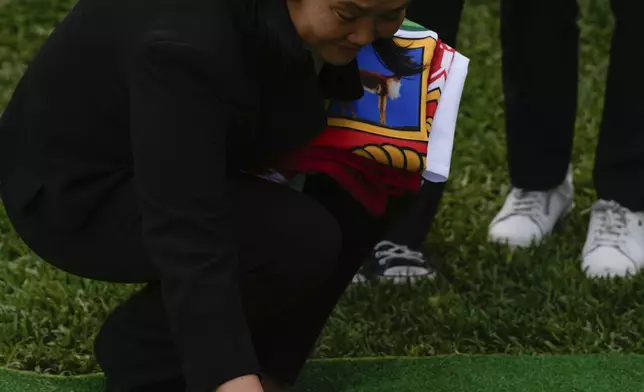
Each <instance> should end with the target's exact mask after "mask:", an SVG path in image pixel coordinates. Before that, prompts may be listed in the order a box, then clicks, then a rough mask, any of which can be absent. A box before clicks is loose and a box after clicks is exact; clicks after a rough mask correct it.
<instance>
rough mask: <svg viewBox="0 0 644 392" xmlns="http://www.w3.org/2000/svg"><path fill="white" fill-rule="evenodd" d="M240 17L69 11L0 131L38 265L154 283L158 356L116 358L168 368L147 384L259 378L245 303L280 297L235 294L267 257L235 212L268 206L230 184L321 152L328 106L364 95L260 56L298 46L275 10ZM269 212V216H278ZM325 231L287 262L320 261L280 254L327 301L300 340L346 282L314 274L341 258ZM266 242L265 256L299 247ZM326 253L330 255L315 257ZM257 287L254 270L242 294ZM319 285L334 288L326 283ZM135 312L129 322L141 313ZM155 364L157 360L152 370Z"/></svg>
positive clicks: (123, 1)
mask: <svg viewBox="0 0 644 392" xmlns="http://www.w3.org/2000/svg"><path fill="white" fill-rule="evenodd" d="M267 1H268V0H267ZM252 4H254V2H251V1H240V0H235V1H230V2H228V1H225V0H220V1H213V0H181V1H179V0H160V1H159V0H154V1H153V0H80V1H79V2H78V3H77V5H76V6H75V7H74V8H73V9H72V11H71V12H70V14H69V15H68V16H67V18H65V19H64V21H62V23H61V24H60V25H59V26H58V27H57V28H56V29H55V31H54V32H53V34H52V35H51V37H50V38H49V39H48V41H47V42H46V44H45V45H44V46H43V47H42V49H41V51H40V52H39V53H38V54H37V56H36V57H35V58H34V60H33V62H32V63H31V64H30V66H29V68H28V69H27V71H26V72H25V74H24V77H23V79H22V80H21V81H20V83H19V85H18V86H17V89H16V91H15V94H14V96H13V98H12V100H11V101H10V103H9V105H8V107H7V108H6V111H5V113H4V115H3V117H2V119H0V183H1V189H0V191H1V195H2V198H3V202H4V204H5V207H6V209H7V213H8V215H9V217H10V219H11V220H12V222H13V223H14V225H15V227H16V228H17V231H18V233H19V234H20V235H21V236H22V237H23V239H25V241H26V243H27V244H28V245H30V247H31V248H32V249H33V250H34V251H35V252H36V253H38V254H40V255H41V256H42V257H43V258H44V259H46V260H47V261H49V262H51V263H52V264H54V265H59V266H60V267H61V268H67V269H68V270H69V271H70V272H73V273H77V274H79V275H81V276H85V277H89V278H93V279H104V280H110V281H116V282H150V285H149V286H148V289H146V290H144V291H143V292H142V293H141V294H139V295H138V296H135V298H144V297H145V298H147V299H146V301H149V302H146V306H148V305H149V306H150V308H149V312H151V313H154V312H155V311H158V312H159V313H158V314H156V318H152V319H147V321H146V322H148V323H150V322H151V323H158V325H157V327H158V328H160V329H163V332H159V334H161V335H158V336H157V335H156V332H151V335H150V339H160V341H162V342H163V343H162V344H161V345H160V346H159V347H156V346H155V347H151V346H145V344H144V342H140V345H141V349H142V350H143V351H141V355H142V356H141V357H138V356H137V354H135V353H132V352H122V354H124V355H131V356H132V358H131V360H132V361H137V360H138V359H141V360H143V358H145V359H146V360H151V361H152V362H155V361H156V360H159V361H163V364H164V366H166V365H167V366H169V368H167V367H162V369H163V370H159V371H166V372H167V374H166V375H169V374H172V373H176V372H178V371H179V370H178V368H177V364H178V361H180V363H181V364H182V370H181V371H182V372H183V373H184V374H185V377H186V380H187V383H188V386H189V387H190V388H191V389H190V390H191V391H196V392H211V391H212V390H213V389H214V388H215V387H216V386H218V385H220V384H221V383H223V382H225V381H227V380H230V379H232V378H235V377H237V376H240V375H243V374H249V373H259V372H260V368H259V367H258V360H260V361H261V360H262V358H257V357H256V353H255V349H254V347H253V343H254V342H253V341H252V338H251V332H253V331H251V330H252V328H254V327H256V326H257V324H255V321H253V320H250V321H249V320H248V317H247V316H248V314H250V315H251V316H252V315H253V314H254V313H253V311H252V310H250V311H249V310H248V309H249V307H250V308H252V307H253V306H256V305H254V304H253V303H252V300H251V299H252V298H253V293H256V292H257V291H254V290H260V291H262V292H269V291H271V290H278V288H275V287H273V286H271V283H270V282H266V283H264V284H265V285H264V286H263V288H253V289H252V290H253V291H251V292H250V293H251V294H248V293H249V286H244V285H243V284H242V285H241V286H240V281H241V282H242V283H243V280H244V279H243V274H244V268H248V267H250V266H249V265H248V264H246V265H244V262H245V261H246V260H248V259H247V258H245V257H247V256H245V252H246V251H249V252H250V253H251V254H253V256H252V257H257V258H259V259H252V257H251V259H252V260H254V261H256V262H259V261H261V256H260V255H258V254H256V253H253V252H256V251H257V250H258V249H259V250H262V249H261V248H258V249H253V248H252V247H253V246H262V245H263V244H264V243H263V242H261V241H260V242H257V243H254V242H252V241H251V242H248V243H244V240H243V239H240V238H239V232H237V231H236V230H233V229H231V228H233V227H234V225H235V224H240V223H241V224H243V225H244V226H248V225H252V224H253V223H252V215H247V213H246V212H244V211H245V210H247V209H248V210H250V211H255V208H256V205H255V204H257V203H261V202H262V200H264V199H262V197H263V196H262V195H264V190H263V188H262V190H261V193H260V194H257V195H255V196H256V199H254V198H252V197H251V196H252V195H247V194H245V192H252V193H254V192H255V190H254V189H252V187H250V188H247V189H246V188H244V186H242V185H240V183H239V182H238V181H236V180H234V177H235V176H236V174H237V173H239V172H240V171H241V170H244V169H248V168H252V167H253V166H255V165H257V164H261V163H262V162H266V161H267V160H269V159H270V158H271V157H273V156H276V155H278V154H281V153H284V152H285V151H288V150H289V149H292V148H296V147H299V146H302V145H303V144H305V143H306V142H308V141H310V140H311V139H313V138H314V137H315V136H317V135H318V134H319V133H320V132H321V131H322V130H323V128H324V127H325V125H326V116H325V111H324V105H323V100H322V96H326V97H333V98H337V99H347V100H353V99H357V98H359V97H360V96H361V94H362V93H363V88H362V85H361V83H360V80H359V74H358V69H357V65H356V62H355V61H354V62H353V63H351V64H349V65H347V66H342V67H333V66H325V68H324V69H323V70H322V74H321V75H320V77H319V78H318V76H317V75H316V73H315V70H314V67H313V62H312V60H311V59H310V58H309V57H303V56H295V55H294V56H290V55H289V53H285V54H284V53H280V48H275V47H272V46H270V45H275V42H278V43H279V42H287V41H288V42H290V41H293V40H292V39H290V41H289V39H288V37H291V36H296V32H295V29H294V28H293V26H292V23H291V22H290V18H289V16H288V11H287V9H286V6H285V4H284V2H283V1H274V4H273V6H270V7H268V6H267V7H263V8H262V12H263V13H264V14H259V15H256V18H255V19H253V18H252V16H249V15H242V11H243V10H244V9H248V7H246V6H247V5H252ZM262 4H264V3H262ZM264 5H265V4H264ZM276 26H277V27H276ZM279 26H282V27H284V26H286V29H285V30H284V31H282V30H280V29H278V27H279ZM302 50H303V49H302ZM320 81H321V82H320ZM320 83H321V84H320ZM258 186H259V185H258ZM263 186H264V185H261V187H263ZM267 189H268V187H267ZM266 192H268V193H269V194H270V193H271V192H275V193H279V192H280V191H278V190H273V189H272V188H270V190H266ZM267 197H268V196H267ZM299 197H301V196H292V198H293V199H298V198H299ZM276 199H277V198H276ZM245 200H246V201H247V202H248V203H251V204H250V205H249V204H243V203H242V202H244V203H246V202H245ZM272 200H273V199H271V198H270V197H269V198H268V199H267V201H266V205H265V206H266V208H268V209H270V208H276V209H277V211H278V212H280V211H281V213H282V214H286V213H287V212H288V208H287V205H286V204H284V203H283V202H279V203H280V204H274V203H272ZM298 200H299V199H298ZM253 203H255V204H253ZM301 203H303V204H305V203H309V204H312V203H313V202H310V201H301ZM278 207H279V208H278ZM311 208H312V210H311V211H310V212H308V213H307V214H306V215H304V214H303V215H302V217H301V219H303V220H307V219H311V220H313V221H316V219H318V218H319V219H320V220H321V221H316V222H318V223H319V225H320V230H323V229H324V230H326V229H330V227H329V226H332V225H333V224H332V223H330V222H333V220H332V219H331V218H330V217H328V216H327V215H325V213H324V212H322V210H321V209H320V208H319V207H315V208H314V207H311ZM244 214H246V215H244ZM272 214H273V215H270V214H268V212H267V215H266V218H267V219H268V217H270V218H271V219H272V218H275V217H277V216H282V214H278V213H277V212H273V213H272ZM267 219H265V220H263V221H258V222H257V223H255V224H257V225H261V226H260V227H264V228H265V229H266V230H267V231H268V232H271V231H273V232H277V231H276V230H277V229H276V228H277V227H279V225H278V223H281V222H278V223H275V224H274V225H273V226H271V224H272V223H271V222H270V221H268V220H267ZM335 219H337V217H336V218H335ZM303 224H304V222H301V221H299V220H295V221H294V222H293V225H291V226H288V227H287V228H285V229H284V230H285V232H284V233H282V234H285V235H286V234H288V235H299V236H300V237H305V236H303V235H302V233H301V232H298V230H301V229H302V227H301V225H303ZM360 227H362V226H360ZM342 228H344V227H342ZM246 229H247V228H246V227H245V228H244V229H243V231H242V233H243V232H245V231H246ZM313 229H314V227H311V230H313ZM338 230H339V229H338ZM333 233H334V231H331V232H330V233H329V234H325V235H330V236H332V237H331V238H330V239H329V238H326V237H320V238H318V239H319V242H315V243H306V242H304V243H302V244H301V246H302V247H304V249H301V248H295V252H297V251H299V250H307V247H308V248H315V251H316V252H317V251H320V254H319V255H318V256H315V255H314V256H311V252H310V250H311V249H308V251H307V252H305V253H302V254H298V253H295V254H292V255H290V257H291V258H293V257H296V256H299V259H300V260H299V261H301V262H302V263H307V262H311V263H312V264H311V265H312V267H311V268H312V269H311V270H310V271H318V272H323V273H321V274H320V276H319V277H316V280H315V283H316V284H318V283H319V284H320V285H323V284H329V285H330V287H331V286H332V288H329V293H330V294H329V297H326V298H324V300H326V301H329V302H328V303H325V305H324V306H321V307H320V309H319V310H318V312H319V313H316V314H315V315H314V316H312V317H313V319H314V320H315V321H312V323H314V324H315V326H314V327H313V328H311V329H309V330H306V331H307V333H312V331H314V330H316V329H317V328H318V326H319V325H318V324H319V323H320V322H321V320H322V318H323V316H324V314H326V312H327V310H328V308H329V307H330V304H331V302H333V298H334V295H335V293H336V291H338V290H339V286H338V284H339V283H338V282H342V279H341V278H339V279H337V280H333V279H332V278H331V277H330V276H331V275H332V272H333V270H332V269H331V267H332V266H331V265H328V264H324V263H323V261H324V262H329V260H330V259H331V255H332V254H334V252H335V250H334V249H335V247H338V246H339V243H340V241H339V240H337V238H335V237H333V236H334V234H333ZM267 235H268V233H267ZM300 237H295V238H300ZM268 239H271V240H272V241H273V242H274V243H275V246H276V247H281V246H283V245H284V244H285V243H288V241H293V239H289V238H283V240H284V242H279V241H278V238H277V237H271V236H268V237H267V238H266V239H263V240H265V241H267V240H268ZM258 241H259V240H258ZM78 242H83V243H84V244H85V245H84V246H83V245H81V246H79V245H78ZM327 243H328V247H329V249H328V250H326V252H328V253H325V252H323V250H324V249H320V248H325V247H326V246H327ZM240 244H241V245H240ZM347 246H348V245H347ZM285 252H286V251H285ZM314 253H315V252H314ZM272 256H274V257H273V259H274V258H276V257H277V256H278V255H277V254H275V255H272ZM248 257H250V256H248ZM316 257H317V258H318V259H315V258H316ZM312 258H313V260H312ZM271 261H275V262H277V260H271ZM294 261H295V259H289V260H286V261H284V262H285V263H287V264H288V265H291V264H294ZM267 265H268V266H271V265H272V264H271V263H270V262H268V261H267ZM270 268H272V267H270ZM347 268H348V267H347ZM356 269H357V267H356ZM260 270H261V269H260ZM307 271H308V270H307ZM310 271H309V272H310ZM266 274H267V273H266V271H261V272H257V278H256V279H255V278H254V280H261V279H266V278H267V277H266ZM269 275H270V274H269ZM306 276H309V275H308V274H306ZM324 276H326V277H328V278H329V280H333V283H329V282H327V283H325V282H323V281H322V280H320V279H322V278H323V277H324ZM287 278H288V279H290V280H293V279H294V278H293V277H292V276H288V277H287ZM288 279H287V280H288ZM250 281H253V279H251V280H248V282H250ZM255 283H257V282H254V283H253V284H255ZM304 283H307V281H304ZM275 284H281V283H279V281H276V283H275ZM320 287H322V286H320ZM295 292H296V291H293V293H295ZM274 295H275V297H274V298H281V297H279V296H280V295H283V294H279V291H275V294H274ZM298 295H299V294H298ZM248 296H250V297H248ZM255 299H256V300H262V298H255ZM265 299H266V300H270V299H271V296H266V297H265ZM300 299H301V300H302V301H304V300H305V298H304V297H302V298H300ZM136 301H137V300H136V299H133V300H131V301H128V302H127V303H126V304H125V305H124V307H123V309H127V308H128V306H132V307H133V308H135V309H137V311H138V310H140V308H137V306H136V305H135V304H136V303H137V302H136ZM155 301H156V302H155ZM249 301H250V302H249ZM128 304H132V305H128ZM284 305H285V306H287V303H286V302H285V303H284ZM266 310H268V309H263V311H266ZM289 310H290V311H292V309H289ZM249 312H250V313H249ZM143 314H144V313H139V315H140V316H141V315H143ZM134 316H136V311H135V312H134V313H132V312H129V311H126V310H120V311H119V310H117V312H116V313H115V314H114V315H113V316H111V317H110V320H108V322H107V324H106V328H107V329H108V330H109V331H112V332H107V333H106V335H105V336H111V335H114V336H120V337H122V336H123V335H120V332H115V331H117V330H118V329H119V328H121V327H124V326H125V325H132V328H133V332H132V333H137V332H136V325H135V324H136V323H137V322H138V321H137V320H136V319H135V318H134ZM262 316H266V314H262ZM284 317H287V316H284ZM251 318H252V317H251ZM114 320H117V321H114ZM142 322H143V321H142ZM164 322H167V325H165V323H164ZM131 323H133V324H131ZM110 325H117V326H115V327H114V329H113V330H112V329H110V328H112V327H109V326H110ZM263 331H265V329H263ZM255 332H256V331H255ZM271 332H274V331H271ZM170 334H171V336H172V339H171V340H170V338H169V336H170ZM99 341H100V339H99ZM105 341H109V342H110V346H111V347H112V348H114V349H116V350H120V349H123V347H119V346H118V343H116V342H115V341H114V340H110V338H108V337H106V338H105ZM276 342H277V340H276ZM255 344H258V342H255ZM260 344H261V342H260ZM266 344H268V343H266ZM306 344H308V342H307V343H306ZM306 344H304V346H306ZM99 348H100V345H99ZM163 348H165V349H167V351H165V356H164V355H162V354H159V355H158V356H157V355H156V353H157V351H158V350H161V349H163ZM172 349H174V350H172ZM259 349H261V347H259ZM100 351H101V350H99V355H100ZM106 355H107V354H106ZM108 357H109V355H108ZM170 357H171V358H170ZM165 359H167V360H168V361H165ZM170 359H171V360H170ZM122 360H123V361H124V363H127V362H128V360H127V359H122ZM107 361H108V362H109V361H111V360H107ZM106 364H107V366H108V368H107V369H106V374H107V375H108V377H109V375H110V368H109V366H111V365H109V364H108V363H107V362H106ZM137 366H138V365H137ZM117 367H118V366H117ZM170 368H171V369H170ZM138 370H139V371H140V374H138V375H137V376H139V378H140V380H138V381H143V379H146V381H154V380H150V379H149V377H152V376H150V375H148V374H147V373H146V368H144V367H143V368H138ZM119 374H120V373H119ZM148 376H149V377H148ZM146 377H147V378H146ZM117 378H118V377H117ZM124 381H128V380H125V379H124ZM129 381H132V380H129Z"/></svg>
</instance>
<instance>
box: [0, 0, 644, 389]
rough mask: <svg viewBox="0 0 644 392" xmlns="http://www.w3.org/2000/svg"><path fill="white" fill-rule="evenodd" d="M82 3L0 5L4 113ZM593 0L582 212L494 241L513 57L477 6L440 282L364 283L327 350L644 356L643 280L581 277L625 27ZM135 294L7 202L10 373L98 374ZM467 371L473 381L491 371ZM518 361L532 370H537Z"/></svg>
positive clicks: (465, 32)
mask: <svg viewBox="0 0 644 392" xmlns="http://www.w3.org/2000/svg"><path fill="white" fill-rule="evenodd" d="M72 3H73V1H71V0H30V1H24V0H0V108H2V106H3V105H4V104H6V102H7V100H8V99H9V97H10V94H11V91H12V88H13V87H14V86H15V84H16V82H17V81H18V78H19V77H20V75H21V73H22V72H23V70H24V67H25V64H26V63H28V61H29V60H30V58H31V56H32V55H33V54H34V52H35V51H36V50H37V48H38V46H39V45H40V43H41V42H42V41H43V40H44V39H45V37H46V36H47V34H48V33H49V32H50V31H51V28H52V26H53V25H54V24H55V23H56V21H57V20H59V19H60V18H61V17H62V16H63V15H64V13H65V11H66V10H67V9H68V7H70V6H71V5H72ZM581 3H582V11H583V16H582V20H581V22H580V24H581V26H582V33H583V46H582V50H581V56H582V65H581V74H582V78H581V80H582V82H581V84H580V100H579V121H578V125H577V132H576V140H575V150H574V154H573V160H574V161H573V164H574V166H575V175H576V178H575V185H576V187H577V200H576V202H577V206H578V207H577V209H576V210H575V211H574V213H573V214H572V215H571V217H570V218H569V219H568V220H567V221H566V222H565V224H564V225H562V227H561V228H560V229H559V230H558V231H557V233H556V235H555V236H553V237H552V238H550V239H549V240H548V241H546V243H545V244H544V246H543V247H541V248H540V249H538V250H525V251H517V252H514V253H512V252H510V251H509V250H507V249H505V248H502V247H498V246H491V245H489V244H487V243H486V230H487V225H488V223H489V221H490V220H491V219H492V217H493V216H494V214H495V213H496V211H497V209H498V208H499V207H500V204H501V203H502V201H503V196H504V194H505V192H506V191H507V190H508V184H507V168H506V163H505V147H504V129H503V107H502V99H503V97H502V94H501V70H500V60H501V52H500V47H499V41H498V35H499V26H498V7H497V1H496V0H470V1H469V4H468V5H467V7H466V10H465V13H464V17H463V21H462V27H461V35H460V38H459V50H460V51H461V52H463V53H464V54H465V55H467V56H468V57H469V58H470V59H471V60H472V63H471V70H470V74H469V79H468V81H467V83H466V90H465V93H464V97H463V102H462V106H461V115H460V119H459V123H458V126H459V127H458V130H457V140H456V143H455V151H454V161H453V164H452V173H451V179H450V182H449V185H448V190H447V193H446V195H445V198H444V203H443V207H442V209H441V212H440V214H439V217H438V219H437V221H436V223H435V225H434V227H433V229H432V232H431V233H430V234H429V236H428V242H427V247H428V249H429V250H430V251H431V253H432V254H433V255H434V256H435V259H436V263H437V266H438V269H439V276H438V278H437V279H436V280H435V281H433V282H423V283H421V284H418V285H415V286H413V287H410V286H401V287H395V286H393V285H388V284H378V285H370V286H365V287H355V288H351V289H350V290H349V291H348V292H347V293H346V295H345V296H344V298H343V299H342V301H341V304H340V305H339V306H338V308H337V310H336V311H335V312H334V314H333V317H332V319H331V320H330V322H329V324H328V326H327V328H326V329H325V332H324V334H323V336H322V337H321V339H320V342H319V345H318V348H317V350H316V352H315V356H316V357H317V358H329V357H357V356H367V357H370V356H383V355H392V356H406V355H407V356H434V355H444V354H591V353H611V352H623V353H644V338H643V333H644V317H642V315H643V314H644V285H643V284H642V282H643V280H642V277H636V278H634V279H631V280H616V281H590V280H587V279H585V278H584V275H583V274H582V273H581V272H580V271H579V253H580V252H581V248H582V245H583V242H584V239H585V234H586V224H587V219H588V213H587V209H588V208H589V207H590V206H591V204H592V202H593V201H594V191H593V188H592V177H591V172H592V165H593V158H594V148H595V136H596V133H597V130H598V127H599V122H600V116H601V109H602V101H603V91H604V84H603V83H604V80H605V73H606V69H607V64H608V59H607V54H608V49H609V40H610V36H611V31H612V24H611V23H612V20H611V19H610V16H608V15H609V6H608V3H609V2H608V1H607V0H585V1H582V2H581ZM429 27H431V26H429ZM544 28H547V26H544ZM550 45H556V43H555V42H552V43H548V42H544V44H543V47H539V48H535V50H539V51H542V52H543V53H544V78H545V69H546V68H548V67H549V66H548V65H547V64H546V62H547V60H546V57H545V56H547V53H548V47H549V46H550ZM546 87H547V84H546V82H545V81H544V88H546ZM555 87H556V86H555ZM554 93H556V91H555V92H554ZM544 115H547V112H546V113H544ZM544 159H548V158H547V157H544ZM7 260H13V261H12V262H10V263H7V262H5V261H7ZM304 261H305V260H303V262H304ZM133 289H134V287H131V286H120V285H110V284H104V283H96V282H90V281H87V280H82V279H78V278H75V277H71V276H69V275H67V274H64V273H61V272H59V271H55V270H53V269H52V268H50V267H48V266H46V265H44V264H43V263H41V262H39V261H38V259H37V258H36V257H35V256H34V255H32V254H30V253H29V251H28V249H27V248H26V247H25V246H24V245H23V244H22V243H21V242H20V240H19V238H18V237H17V236H16V235H15V233H13V232H12V230H11V228H10V225H9V223H8V222H7V220H6V217H5V216H3V212H2V210H1V208H0V367H2V366H6V367H9V368H14V369H27V370H37V371H39V372H45V373H54V374H67V375H69V374H87V373H91V372H95V371H97V370H98V369H97V366H96V363H95V362H94V360H93V357H92V349H91V347H92V344H91V341H92V338H93V336H94V334H95V333H96V331H97V328H98V326H99V325H100V323H101V321H102V320H103V319H104V317H105V316H106V314H107V313H108V312H109V310H110V309H111V308H113V307H114V306H115V305H116V304H117V303H118V302H119V301H120V300H122V299H123V298H125V297H126V296H127V295H128V294H129V293H130V292H131V291H132V290H133ZM581 360H582V359H579V361H581ZM640 362H641V360H640ZM473 363H474V362H473ZM365 366H366V365H365ZM463 366H465V365H463ZM467 366H471V367H469V368H468V367H467ZM467 366H465V367H464V368H463V369H465V370H468V369H469V370H468V371H463V372H461V373H459V375H460V376H463V375H466V376H467V377H471V378H474V377H479V376H480V377H484V375H477V374H475V373H476V371H475V370H474V369H475V366H474V365H467ZM490 366H492V365H490ZM517 366H518V365H517ZM562 366H563V365H562ZM570 366H573V365H570ZM593 366H595V365H593ZM596 366H597V368H598V369H601V368H603V365H602V366H600V365H596ZM616 366H617V365H616ZM459 368H460V365H458V366H454V367H453V369H459ZM517 369H518V370H517V372H519V373H521V372H523V374H525V372H528V373H529V372H530V367H529V366H528V367H523V368H517ZM562 369H568V368H566V367H563V368H562ZM593 369H594V368H593ZM569 370H570V369H569ZM552 371H553V372H556V371H557V369H552ZM443 376H444V377H448V376H445V375H443ZM640 376H641V375H640ZM383 382H384V381H383ZM544 382H545V381H544ZM594 383H595V382H593V381H589V382H588V384H579V385H593V384H594ZM543 385H548V384H543ZM4 390H5V389H3V391H4ZM349 390H351V389H349ZM355 390H356V391H357V389H355ZM373 390H374V391H375V390H376V389H373ZM377 390H383V391H384V390H385V389H384V388H382V389H377ZM388 390H389V389H388ZM400 390H403V389H400ZM463 390H465V389H463ZM468 390H469V389H468ZM479 390H481V391H485V390H487V389H484V388H481V389H479ZM489 390H492V389H489ZM495 390H501V389H495ZM508 390H510V389H508ZM516 390H521V389H516ZM522 390H528V389H522ZM534 390H535V391H536V390H546V389H545V388H544V389H534ZM564 390H570V391H572V390H579V391H581V390H584V391H590V390H593V389H573V388H571V389H564ZM596 390H597V391H604V389H596ZM623 390H627V389H623Z"/></svg>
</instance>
